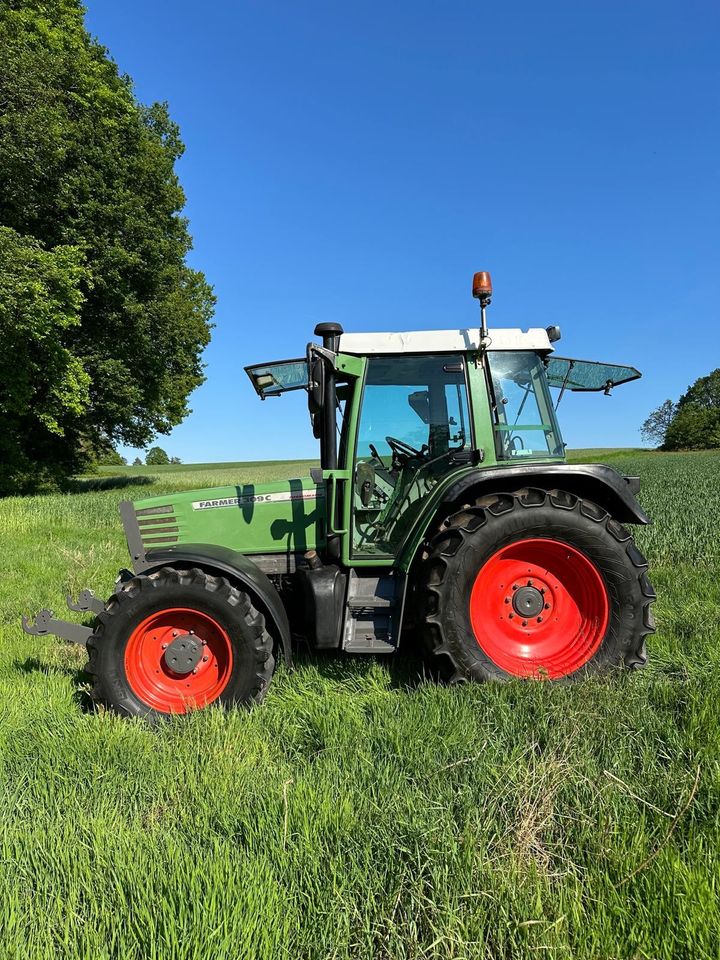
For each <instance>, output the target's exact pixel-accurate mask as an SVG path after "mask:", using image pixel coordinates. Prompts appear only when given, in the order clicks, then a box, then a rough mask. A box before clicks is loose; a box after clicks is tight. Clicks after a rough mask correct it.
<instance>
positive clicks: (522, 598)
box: [512, 584, 545, 617]
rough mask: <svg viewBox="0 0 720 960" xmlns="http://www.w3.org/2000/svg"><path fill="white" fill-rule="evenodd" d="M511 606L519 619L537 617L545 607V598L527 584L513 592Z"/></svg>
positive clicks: (536, 589)
mask: <svg viewBox="0 0 720 960" xmlns="http://www.w3.org/2000/svg"><path fill="white" fill-rule="evenodd" d="M512 605H513V610H514V611H515V613H517V614H518V616H520V617H538V616H540V614H541V613H542V610H543V607H544V606H545V598H544V596H543V593H542V592H541V591H540V590H538V588H537V587H534V586H532V585H531V584H528V585H527V586H525V587H518V589H517V590H515V591H513V598H512Z"/></svg>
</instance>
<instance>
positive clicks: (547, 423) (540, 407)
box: [488, 350, 565, 460]
mask: <svg viewBox="0 0 720 960" xmlns="http://www.w3.org/2000/svg"><path fill="white" fill-rule="evenodd" d="M488 360H489V364H490V375H491V380H492V390H493V412H494V421H495V423H494V426H495V436H496V447H497V455H498V458H499V459H501V460H520V459H523V458H529V459H532V458H535V459H537V458H539V457H562V456H564V454H565V446H564V444H563V441H562V437H561V436H560V428H559V427H558V423H557V420H556V418H555V412H554V410H553V406H552V401H551V399H550V390H549V389H548V383H547V379H546V376H545V364H544V363H543V360H542V358H541V357H539V356H538V355H537V354H536V353H532V352H530V351H526V350H491V351H489V352H488Z"/></svg>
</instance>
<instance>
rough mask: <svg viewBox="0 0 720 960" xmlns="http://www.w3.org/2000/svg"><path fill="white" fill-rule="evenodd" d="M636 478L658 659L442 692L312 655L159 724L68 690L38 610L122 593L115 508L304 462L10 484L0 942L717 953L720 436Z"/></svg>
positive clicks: (108, 951)
mask: <svg viewBox="0 0 720 960" xmlns="http://www.w3.org/2000/svg"><path fill="white" fill-rule="evenodd" d="M584 457H587V458H589V459H594V460H606V461H608V462H610V463H611V464H612V465H613V466H615V467H617V468H618V469H620V470H623V471H625V472H628V473H639V474H640V475H641V477H642V481H643V488H642V493H641V497H640V499H641V501H642V503H643V504H644V506H645V507H646V509H647V510H648V511H649V512H650V513H651V515H652V516H653V518H654V521H655V525H654V526H653V527H651V528H648V529H641V530H638V533H637V537H638V542H639V545H640V547H641V549H642V550H643V551H644V552H645V553H646V554H647V555H648V556H649V559H650V562H651V565H652V569H651V574H652V580H653V582H654V584H655V586H656V588H657V592H658V602H657V604H656V607H655V611H656V616H657V621H658V633H657V635H656V636H655V637H654V638H650V657H651V659H650V662H649V664H648V667H647V668H646V669H645V670H644V671H641V672H639V673H635V674H633V675H631V676H629V677H626V678H623V679H613V680H610V681H606V682H598V681H586V682H582V683H579V684H577V685H564V686H563V685H560V686H549V685H546V684H532V683H524V682H516V683H513V684H509V685H506V686H498V685H472V686H464V687H460V688H453V689H447V688H443V687H440V686H436V685H433V684H432V683H425V682H420V679H419V664H418V663H417V662H416V661H414V660H412V659H408V658H399V659H398V660H396V661H390V662H389V661H387V660H380V659H361V658H342V657H341V656H339V655H335V656H327V657H323V658H310V657H308V656H307V655H305V656H301V657H300V659H299V661H298V665H297V669H296V670H295V671H294V673H292V674H288V673H287V672H286V671H285V670H284V668H280V670H279V671H278V673H277V675H276V677H275V679H274V681H273V683H272V685H271V688H270V692H269V694H268V697H267V700H266V701H265V704H264V705H263V706H262V707H261V708H259V709H256V710H254V711H251V712H235V711H234V712H230V713H227V714H223V713H222V712H220V711H218V710H209V711H206V712H204V713H201V714H196V715H193V716H191V717H189V718H187V719H179V720H174V721H171V722H168V723H167V724H164V725H163V726H162V727H161V728H160V729H159V730H157V731H152V730H150V729H148V728H147V727H146V726H144V725H143V724H142V723H140V722H134V721H133V722H130V721H127V720H121V719H118V718H117V717H114V716H110V715H93V714H88V713H84V712H83V711H82V710H81V709H80V704H79V701H80V699H81V691H82V688H83V684H84V682H85V678H84V677H83V674H82V666H83V663H84V653H83V652H82V651H80V650H79V649H77V648H74V647H72V646H69V645H65V644H63V643H62V642H60V641H56V640H53V639H40V638H33V637H29V636H26V635H24V634H23V633H22V632H21V630H20V627H19V620H20V616H21V614H22V613H23V612H26V613H29V612H34V611H35V610H37V609H38V608H39V607H41V606H45V605H50V606H52V607H54V609H55V610H56V612H59V611H61V610H63V609H64V592H65V591H66V590H68V591H77V590H78V589H79V588H81V587H83V586H87V585H90V586H93V587H94V588H96V590H97V591H98V592H103V591H104V592H105V593H108V592H109V591H110V589H111V586H112V583H113V580H114V577H115V575H116V572H117V569H118V568H119V567H120V566H123V565H125V564H126V563H127V557H126V552H125V546H124V541H123V535H122V531H121V528H120V524H119V520H118V516H117V509H116V507H117V503H118V501H119V500H120V499H122V498H124V497H140V496H147V495H151V494H153V493H160V492H162V491H168V490H179V489H187V488H191V487H200V486H205V485H207V484H210V483H228V482H236V481H248V480H250V479H253V480H256V481H261V480H266V479H271V478H272V479H274V478H281V477H290V476H293V475H297V474H298V472H301V473H305V472H307V469H308V464H298V463H277V464H238V465H218V466H216V467H215V466H213V465H210V464H204V465H201V466H199V467H198V468H191V467H186V466H179V467H170V468H161V469H159V470H158V469H157V468H154V469H150V468H137V469H136V468H127V469H126V470H123V471H120V472H119V475H118V471H116V470H114V471H111V473H112V474H113V475H112V476H111V475H109V473H110V472H108V475H106V476H101V477H96V478H91V479H88V480H81V481H78V482H77V484H76V488H75V489H76V492H73V493H69V494H66V495H51V496H43V497H30V498H24V499H19V498H18V499H7V500H3V501H0V542H1V543H2V545H3V548H4V549H3V553H4V569H3V573H2V579H1V580H0V824H1V825H2V826H1V830H0V958H23V960H25V958H35V957H48V958H50V957H53V958H55V957H73V958H74V957H82V958H88V960H101V958H110V957H112V958H122V960H134V958H153V960H167V958H173V960H174V958H183V960H184V958H187V960H191V958H193V960H194V958H209V960H210V958H212V960H215V958H218V960H220V958H222V960H224V958H228V960H265V958H272V960H275V958H290V960H300V958H303V960H304V958H317V960H330V958H337V960H341V958H350V957H352V958H368V960H369V958H373V960H385V958H387V960H390V958H392V960H394V958H398V960H403V958H431V957H433V958H435V957H437V958H454V960H461V958H488V960H489V958H508V960H509V958H512V960H519V958H543V957H545V958H588V960H589V958H630V957H633V958H668V960H669V958H693V960H702V958H708V960H710V958H712V960H716V958H717V957H718V956H719V955H720V765H719V761H720V707H719V705H720V529H719V527H720V482H719V481H720V456H718V455H717V454H710V453H708V454H653V453H643V452H633V451H629V452H628V451H625V452H624V451H610V452H609V451H586V452H585V453H583V452H581V451H577V452H575V454H574V458H575V459H578V460H581V459H583V458H584Z"/></svg>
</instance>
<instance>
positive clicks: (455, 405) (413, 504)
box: [350, 354, 473, 559]
mask: <svg viewBox="0 0 720 960" xmlns="http://www.w3.org/2000/svg"><path fill="white" fill-rule="evenodd" d="M472 449H473V436H472V423H471V418H470V411H469V405H468V390H467V382H466V370H465V360H464V357H463V356H462V355H461V354H435V355H433V356H428V355H427V354H423V355H394V356H377V357H370V358H368V361H367V372H366V376H365V383H364V386H363V393H362V400H361V406H360V411H359V419H358V427H357V436H356V447H355V469H354V483H353V485H352V498H353V499H352V510H351V545H350V546H351V557H353V558H357V559H379V558H392V557H394V556H395V554H396V553H397V549H398V547H399V546H400V544H401V543H402V542H403V540H404V539H405V536H406V534H407V533H408V531H409V530H410V529H411V528H412V525H413V522H414V519H415V518H416V517H417V515H418V514H419V512H420V509H421V507H422V502H423V500H424V499H425V497H427V496H428V495H429V494H430V493H431V492H432V490H433V489H434V487H435V486H436V485H437V484H438V483H439V482H440V481H441V480H442V479H444V478H445V477H446V476H447V475H448V473H450V472H452V471H453V470H456V469H458V468H459V467H460V466H467V458H466V457H462V456H459V455H460V454H461V453H462V452H463V451H467V452H469V451H471V450H472Z"/></svg>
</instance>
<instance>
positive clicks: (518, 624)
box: [470, 540, 610, 680]
mask: <svg viewBox="0 0 720 960" xmlns="http://www.w3.org/2000/svg"><path fill="white" fill-rule="evenodd" d="M609 617H610V604H609V600H608V593H607V588H606V586H605V583H604V581H603V578H602V576H601V575H600V573H599V571H598V570H597V568H596V567H595V566H594V564H593V563H591V561H590V560H589V559H588V558H587V557H586V556H585V554H584V553H581V552H580V551H579V550H576V549H575V548H574V547H571V546H569V545H568V544H566V543H560V542H559V541H557V540H518V541H517V542H516V543H511V544H509V545H508V546H506V547H503V548H502V549H500V550H498V551H497V553H494V554H493V555H492V556H491V557H490V559H489V560H488V561H487V562H486V563H485V564H484V565H483V567H482V568H481V570H480V572H479V573H478V575H477V577H476V578H475V583H474V584H473V588H472V593H471V595H470V623H471V625H472V629H473V633H474V634H475V639H476V640H477V642H478V644H479V645H480V647H481V649H482V650H483V652H484V653H485V654H487V656H488V657H489V658H490V659H491V660H492V661H493V663H495V664H496V665H497V666H498V667H500V668H501V669H502V670H505V671H506V672H507V673H511V674H513V675H514V676H517V677H537V678H539V679H549V680H554V679H557V678H558V677H565V676H567V675H568V674H570V673H574V672H575V671H576V670H579V669H580V667H582V666H583V664H585V663H587V662H588V660H590V659H591V658H592V657H593V656H594V655H595V653H596V652H597V650H598V648H599V646H600V644H601V643H602V641H603V637H604V636H605V632H606V630H607V625H608V620H609Z"/></svg>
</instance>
